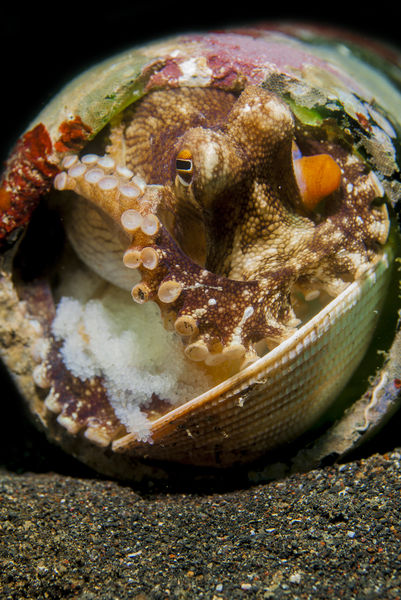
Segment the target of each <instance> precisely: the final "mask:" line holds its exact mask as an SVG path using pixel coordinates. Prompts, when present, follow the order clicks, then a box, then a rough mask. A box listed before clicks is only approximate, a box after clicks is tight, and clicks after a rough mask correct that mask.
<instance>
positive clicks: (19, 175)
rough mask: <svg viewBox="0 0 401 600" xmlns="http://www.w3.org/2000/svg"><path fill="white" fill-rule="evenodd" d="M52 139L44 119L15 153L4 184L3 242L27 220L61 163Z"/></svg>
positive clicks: (0, 206)
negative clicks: (54, 159)
mask: <svg viewBox="0 0 401 600" xmlns="http://www.w3.org/2000/svg"><path fill="white" fill-rule="evenodd" d="M51 154H52V142H51V139H50V136H49V133H48V131H47V129H46V127H45V126H44V125H43V123H39V124H38V125H36V127H34V128H33V129H31V130H30V131H28V132H27V133H25V134H24V135H23V136H22V137H21V138H20V139H19V141H18V142H17V145H16V147H15V149H14V152H13V153H12V154H11V157H10V158H9V160H8V162H7V164H6V170H5V172H4V175H3V177H2V180H1V187H0V244H1V242H2V241H3V240H4V239H5V238H7V236H8V235H9V234H10V233H11V232H12V231H14V230H15V229H16V228H17V227H21V226H24V225H26V224H27V222H28V221H29V218H30V216H31V214H32V211H33V210H34V208H35V207H36V205H37V203H38V201H39V198H40V196H41V195H42V194H44V193H46V192H47V191H48V190H49V189H50V186H51V182H52V180H53V177H54V176H55V175H56V174H57V173H58V171H59V169H58V167H57V166H56V165H55V164H54V163H53V162H52V161H51V159H50V157H51Z"/></svg>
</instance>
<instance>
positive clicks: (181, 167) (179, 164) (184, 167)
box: [176, 158, 192, 172]
mask: <svg viewBox="0 0 401 600" xmlns="http://www.w3.org/2000/svg"><path fill="white" fill-rule="evenodd" d="M176 168H177V171H186V172H188V171H192V160H182V159H180V158H177V160H176Z"/></svg>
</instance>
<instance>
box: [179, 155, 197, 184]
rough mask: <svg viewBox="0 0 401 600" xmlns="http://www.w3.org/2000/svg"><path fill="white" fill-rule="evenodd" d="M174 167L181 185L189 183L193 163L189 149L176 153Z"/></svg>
mask: <svg viewBox="0 0 401 600" xmlns="http://www.w3.org/2000/svg"><path fill="white" fill-rule="evenodd" d="M175 169H176V172H177V175H178V178H179V180H180V181H181V183H182V184H183V185H189V184H190V183H191V181H192V173H193V163H192V153H191V151H190V150H181V151H180V152H179V153H178V154H177V158H176V161H175Z"/></svg>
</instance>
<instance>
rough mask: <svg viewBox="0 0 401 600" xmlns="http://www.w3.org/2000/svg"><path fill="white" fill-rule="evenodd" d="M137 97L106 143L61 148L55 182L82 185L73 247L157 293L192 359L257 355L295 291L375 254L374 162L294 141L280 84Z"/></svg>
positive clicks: (332, 279)
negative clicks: (104, 149) (100, 149)
mask: <svg viewBox="0 0 401 600" xmlns="http://www.w3.org/2000/svg"><path fill="white" fill-rule="evenodd" d="M171 93H173V95H174V98H173V102H171V96H170V95H169V94H171ZM208 98H210V107H211V108H210V107H209V109H208V102H207V101H208ZM222 100H223V102H222V104H221V106H222V108H220V109H218V108H217V107H218V106H220V104H219V103H220V101H222ZM138 104H139V106H138V107H134V109H132V111H131V112H130V113H129V116H130V120H128V117H127V116H125V117H123V118H122V119H121V122H120V124H119V125H118V127H117V130H116V131H118V136H117V138H118V140H119V141H118V143H117V146H116V145H115V144H114V146H113V143H112V144H111V147H110V148H108V151H110V154H106V155H105V156H104V157H97V156H96V155H93V154H88V155H85V156H82V157H81V158H80V159H79V158H78V157H76V156H68V157H66V158H65V159H64V162H63V165H62V166H63V168H64V171H62V172H61V173H60V174H59V175H57V177H56V179H55V187H56V189H58V190H72V191H74V192H75V194H77V195H78V196H79V197H80V198H81V200H79V201H76V202H75V203H74V202H73V203H72V210H71V211H70V216H69V219H68V224H67V231H68V234H69V236H70V239H71V241H72V244H73V246H74V247H75V248H76V250H77V252H78V254H80V256H81V258H82V259H83V260H84V261H86V262H88V264H90V266H93V265H95V270H96V269H97V270H98V272H103V273H104V276H105V277H106V278H108V279H110V281H112V282H113V283H116V284H117V285H121V286H122V287H124V288H126V289H130V290H131V294H132V297H133V299H134V300H135V301H136V302H138V303H140V304H142V303H145V302H148V301H154V302H155V303H157V305H158V306H159V308H160V311H161V314H162V317H163V319H164V322H165V324H166V325H167V326H168V327H171V328H173V329H174V330H175V331H176V333H177V334H178V335H180V336H181V337H182V339H183V341H184V347H185V353H186V355H187V356H188V357H189V358H190V359H191V360H194V361H204V362H205V363H206V364H209V365H215V364H219V363H220V362H222V361H225V360H240V361H244V363H247V362H249V361H250V360H253V359H255V358H256V357H257V355H256V351H255V344H256V343H257V342H258V341H260V340H265V342H266V344H267V346H268V347H272V346H274V345H275V344H277V343H279V342H280V341H281V340H283V339H285V338H286V337H288V336H289V335H291V334H292V333H293V332H294V330H295V328H296V327H297V325H298V324H299V322H300V321H299V319H298V318H297V316H296V314H295V312H294V305H295V302H294V298H293V296H294V292H297V291H298V292H299V291H300V292H301V293H302V294H303V295H304V298H305V299H306V300H308V298H309V299H312V298H315V297H316V294H319V292H320V291H321V290H323V291H324V292H327V293H328V294H330V295H336V294H337V293H339V292H340V291H342V290H343V289H344V287H345V286H347V285H348V284H349V282H350V281H352V280H353V279H355V278H357V277H359V276H360V275H361V273H363V271H364V270H365V269H367V268H368V267H369V266H370V265H371V264H372V262H374V261H375V260H377V256H378V249H379V248H380V245H381V244H383V243H384V242H385V241H386V238H387V235H388V229H389V221H388V215H387V210H386V207H385V205H384V204H379V205H377V206H375V205H374V204H373V201H374V200H375V199H377V198H378V197H380V196H381V195H382V194H381V190H380V186H379V184H378V182H377V181H376V179H375V177H374V175H373V174H372V173H370V172H369V171H367V169H366V167H365V166H364V164H363V163H362V162H361V161H360V160H358V159H357V158H356V157H355V156H352V155H349V152H348V151H347V149H346V148H345V147H343V146H342V145H341V144H335V143H334V142H329V141H327V140H326V141H325V142H324V143H323V142H319V141H318V140H315V142H314V143H312V144H309V146H307V145H305V143H304V142H303V141H302V139H300V140H299V144H300V146H301V150H300V151H298V150H297V152H296V153H294V147H296V144H295V141H296V140H295V122H294V117H293V115H292V113H291V111H290V109H289V107H288V106H287V105H286V104H285V103H284V102H283V101H282V100H281V99H279V98H278V97H277V96H276V95H274V94H272V93H270V92H268V91H267V90H264V89H261V88H256V87H252V86H250V87H248V88H246V89H245V90H244V91H243V92H242V94H241V95H240V96H239V98H238V99H235V97H234V96H233V95H232V94H229V95H228V96H227V97H226V96H225V95H224V92H221V91H217V90H209V91H208V90H201V91H200V90H188V89H186V90H185V89H184V90H174V91H172V90H165V91H159V92H155V93H150V94H149V95H148V97H145V98H144V99H143V100H142V101H141V102H140V103H138ZM201 109H202V111H205V113H207V111H208V110H209V113H210V114H209V117H210V119H211V126H208V122H207V119H206V118H205V115H204V114H203V113H202V111H201ZM130 110H131V109H130ZM201 113H202V116H201V117H200V116H199V115H200V114H201ZM163 115H165V117H166V118H165V120H163ZM165 121H166V122H167V124H168V126H167V127H166V126H165ZM149 123H150V124H151V125H149ZM124 127H125V134H124ZM152 127H153V129H152ZM116 131H115V132H114V134H112V135H111V140H112V141H113V139H114V138H115V137H116V135H117V133H116ZM121 135H125V137H124V139H123V140H122V141H121ZM113 136H114V137H113ZM130 141H131V142H132V141H134V145H133V146H132V145H130V144H129V142H130ZM297 142H298V140H297ZM305 151H306V154H307V155H306V156H303V155H302V152H305ZM152 152H153V154H152ZM123 158H124V160H126V161H127V162H126V163H125V162H124V163H123V164H118V161H119V160H122V159H123ZM159 165H160V169H159ZM158 169H159V171H160V172H159V173H158ZM144 178H146V182H145V179H144ZM327 198H328V199H329V200H328V201H327V202H324V200H325V199H327ZM80 203H81V204H80ZM82 203H83V204H82ZM74 206H75V208H74ZM80 206H81V208H79V207H80ZM77 207H78V208H77ZM96 215H97V216H96ZM89 216H90V218H89ZM111 240H112V241H111ZM105 248H106V250H105ZM113 257H114V258H113ZM112 258H113V260H112ZM108 263H110V264H109V266H107V265H108Z"/></svg>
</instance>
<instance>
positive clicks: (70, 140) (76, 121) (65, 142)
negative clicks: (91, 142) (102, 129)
mask: <svg viewBox="0 0 401 600" xmlns="http://www.w3.org/2000/svg"><path fill="white" fill-rule="evenodd" d="M58 129H59V131H60V133H61V135H60V137H59V139H58V140H57V141H56V143H55V144H54V149H55V150H56V151H57V152H77V151H79V150H80V149H81V148H82V146H83V143H84V142H86V140H87V139H88V137H89V135H90V133H91V132H92V129H91V128H90V127H89V126H88V125H85V123H84V122H83V121H82V119H81V117H79V116H76V117H74V118H73V119H71V120H69V121H63V122H62V123H61V125H60V127H59V128H58Z"/></svg>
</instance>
